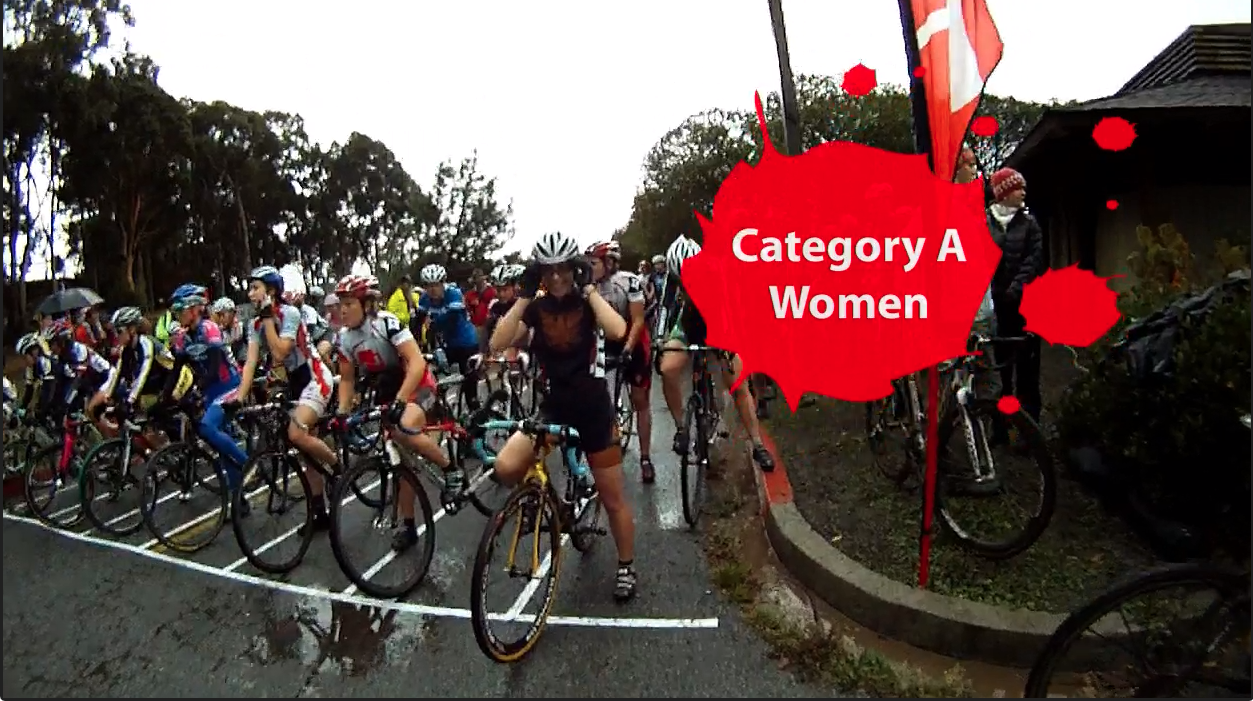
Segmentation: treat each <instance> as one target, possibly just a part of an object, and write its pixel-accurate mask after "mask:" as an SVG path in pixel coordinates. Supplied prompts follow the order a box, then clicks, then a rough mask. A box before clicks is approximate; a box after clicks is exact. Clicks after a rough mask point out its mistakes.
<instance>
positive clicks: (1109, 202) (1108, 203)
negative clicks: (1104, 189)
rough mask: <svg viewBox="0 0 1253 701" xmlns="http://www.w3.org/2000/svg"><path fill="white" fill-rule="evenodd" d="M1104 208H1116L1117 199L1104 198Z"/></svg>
mask: <svg viewBox="0 0 1253 701" xmlns="http://www.w3.org/2000/svg"><path fill="white" fill-rule="evenodd" d="M1105 209H1108V210H1110V211H1111V212H1112V211H1114V210H1115V209H1118V200H1105Z"/></svg>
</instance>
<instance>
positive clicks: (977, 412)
mask: <svg viewBox="0 0 1253 701" xmlns="http://www.w3.org/2000/svg"><path fill="white" fill-rule="evenodd" d="M1021 340H1025V337H1005V338H991V337H988V336H984V335H982V334H974V335H972V336H971V345H970V352H969V353H968V354H966V355H963V356H962V357H960V358H957V359H955V360H951V361H947V362H945V363H941V364H939V365H938V366H937V372H938V373H939V377H940V383H941V387H942V391H941V395H940V417H939V426H938V434H937V439H938V440H937V443H938V445H937V449H938V450H939V455H938V456H937V457H938V464H937V470H936V473H937V481H936V488H935V510H936V514H937V515H938V516H939V517H940V521H941V523H943V524H944V526H945V528H946V530H947V531H948V532H949V533H951V534H952V535H953V537H954V538H955V539H956V541H957V543H958V545H959V546H960V547H961V548H963V549H964V550H967V551H968V552H971V553H974V554H976V555H979V556H981V557H984V558H987V559H991V560H1004V559H1008V558H1011V557H1014V556H1015V555H1018V554H1020V553H1022V552H1023V551H1025V550H1026V549H1027V548H1029V547H1031V545H1032V544H1034V543H1035V541H1036V540H1038V539H1039V537H1040V535H1042V534H1043V532H1044V530H1045V529H1046V528H1047V527H1048V524H1049V521H1050V520H1051V519H1052V517H1053V511H1054V509H1055V507H1056V499H1057V475H1056V471H1055V468H1054V465H1053V457H1052V453H1051V452H1050V451H1049V448H1048V444H1047V442H1046V441H1045V439H1044V434H1043V431H1041V430H1040V427H1039V425H1038V424H1036V423H1035V421H1034V420H1032V419H1031V417H1030V416H1028V415H1027V414H1026V413H1025V412H1023V411H1021V410H1019V411H1016V412H1013V413H1011V414H1005V413H1004V412H1002V411H1001V410H1000V409H999V408H998V402H997V400H994V399H990V398H983V397H978V396H976V387H975V380H976V379H977V377H978V376H979V375H980V374H982V373H986V372H990V371H995V370H997V369H998V368H997V367H996V366H992V365H990V364H987V363H982V362H980V358H981V356H982V354H983V351H984V349H986V348H988V347H989V346H990V345H991V344H993V343H1002V342H1007V343H1008V342H1014V341H1021ZM950 397H951V399H950ZM926 423H927V413H926V408H925V406H924V402H923V400H922V398H921V395H920V391H919V387H918V379H917V375H914V374H911V375H909V376H907V377H904V378H900V379H898V380H895V381H893V383H892V393H891V394H890V395H888V396H887V397H885V398H883V399H880V400H876V401H873V402H867V403H866V437H867V444H868V445H869V446H870V449H871V451H872V452H873V453H874V460H875V464H876V466H877V467H878V468H879V470H880V471H881V472H882V473H883V474H884V475H885V476H886V477H888V478H889V479H890V480H891V481H892V482H893V483H894V484H896V485H897V486H899V487H902V488H906V489H909V490H911V491H912V490H913V489H916V488H917V487H918V486H920V485H921V484H922V482H923V477H924V471H925V468H926V453H927V445H926ZM990 426H991V427H1001V428H1003V429H1004V430H1005V433H1006V434H1008V430H1009V429H1013V430H1014V431H1015V433H1016V435H1017V438H1018V441H1019V442H1020V444H1021V445H1023V446H1025V448H1026V451H1027V454H1028V456H1029V457H1030V459H1031V462H1032V463H1033V465H1034V470H1033V474H1038V475H1039V476H1040V487H1039V491H1038V498H1037V499H1036V500H1035V511H1034V512H1032V513H1031V514H1030V515H1029V517H1028V519H1027V522H1026V524H1025V525H1023V526H1020V527H1016V528H1015V527H1011V528H1012V530H1011V531H1010V533H1009V534H1008V535H1006V536H1003V537H1001V538H999V539H997V538H993V539H987V538H984V537H982V536H980V535H977V534H976V533H975V532H974V531H975V529H976V528H978V527H979V526H981V525H984V524H991V522H992V521H994V520H995V519H993V518H992V513H991V509H989V508H987V507H986V503H987V501H988V500H989V499H994V498H997V497H1006V496H1007V492H1006V480H1005V476H1004V474H1002V473H1001V472H998V470H997V465H996V460H995V459H994V458H993V455H992V451H991V446H992V445H993V444H994V443H996V439H997V438H999V436H997V435H995V434H996V433H997V432H996V431H993V435H992V436H989V435H988V434H989V427H990ZM959 429H960V431H961V436H962V440H963V443H964V445H965V448H966V450H965V454H966V456H967V457H968V458H969V461H970V467H969V468H959V467H958V466H957V465H956V463H955V460H954V457H955V456H954V454H953V453H952V452H950V451H948V450H946V449H945V448H946V447H947V446H948V445H949V443H950V441H951V440H952V439H953V437H954V435H955V434H957V432H958V430H959ZM892 435H897V436H900V437H903V438H904V449H903V453H904V459H903V460H902V461H901V462H899V463H892V462H889V459H888V456H887V453H888V452H889V451H888V450H887V449H886V444H887V439H888V438H889V437H890V436H892ZM990 439H991V440H990ZM959 497H973V498H975V499H977V501H976V506H975V507H974V508H973V509H972V510H971V511H970V512H969V514H966V513H962V510H961V509H959V508H957V507H956V505H957V504H959V503H960V502H958V498H959ZM1002 501H1006V500H1002ZM967 518H969V521H967ZM972 523H973V524H974V525H973V526H971V524H972ZM994 525H997V526H1000V525H1002V523H1001V522H997V523H996V524H994ZM1002 530H1005V529H1002Z"/></svg>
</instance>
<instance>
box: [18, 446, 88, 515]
mask: <svg viewBox="0 0 1253 701" xmlns="http://www.w3.org/2000/svg"><path fill="white" fill-rule="evenodd" d="M63 450H64V446H62V445H61V444H60V443H53V444H52V445H48V446H44V447H43V448H41V449H39V450H37V451H35V452H34V454H32V455H31V456H30V458H29V459H28V460H27V461H26V476H25V479H24V480H23V485H24V487H25V497H26V506H27V507H28V508H29V509H30V512H31V513H32V514H34V515H35V518H37V519H39V520H40V522H42V523H44V524H46V525H49V526H52V527H53V528H72V527H74V526H76V525H78V523H79V522H80V521H82V520H83V517H84V514H83V500H82V499H81V498H80V496H79V494H78V493H77V492H78V490H77V489H76V488H75V487H74V486H73V485H72V483H71V475H69V474H65V475H63V474H61V473H60V471H59V466H60V464H61V452H62V451H63ZM71 460H73V458H71ZM68 469H69V470H70V471H71V472H72V471H73V466H72V465H71V467H70V468H68Z"/></svg>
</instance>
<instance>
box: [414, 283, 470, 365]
mask: <svg viewBox="0 0 1253 701" xmlns="http://www.w3.org/2000/svg"><path fill="white" fill-rule="evenodd" d="M418 311H419V312H423V313H425V314H427V315H429V316H430V317H431V325H432V326H433V327H434V328H435V331H436V332H437V333H439V335H440V337H442V338H443V339H444V345H445V346H447V347H449V348H474V349H477V348H478V346H479V336H478V332H476V331H475V330H474V324H472V323H470V317H469V315H468V313H467V312H466V300H465V297H464V296H463V295H462V294H461V290H460V288H458V287H457V286H456V285H451V284H445V285H444V298H443V299H441V300H438V301H437V300H434V299H431V295H429V294H424V295H422V298H421V299H419V300H418Z"/></svg>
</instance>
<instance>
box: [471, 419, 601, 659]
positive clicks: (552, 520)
mask: <svg viewBox="0 0 1253 701" xmlns="http://www.w3.org/2000/svg"><path fill="white" fill-rule="evenodd" d="M483 428H484V430H507V431H510V432H513V431H520V432H522V433H525V434H527V435H529V436H531V437H533V438H534V439H535V441H536V444H535V463H534V465H533V466H532V467H531V469H530V470H529V471H528V472H527V474H526V477H524V478H523V480H522V481H521V482H520V483H519V484H518V486H517V487H515V488H514V490H513V492H512V493H511V494H510V495H509V498H508V500H507V501H506V502H505V505H504V506H503V507H502V508H501V509H500V510H499V511H497V512H496V514H495V515H494V516H492V518H491V519H490V520H488V522H487V527H486V528H485V529H484V530H483V537H482V539H481V540H480V541H479V547H478V551H477V553H476V554H475V556H474V566H473V569H471V571H470V582H471V585H470V622H471V624H472V626H473V628H474V640H475V642H476V643H478V646H479V649H480V650H482V651H483V654H484V655H487V657H488V659H491V660H492V661H494V662H499V663H506V662H517V661H518V660H520V659H522V658H523V657H525V656H526V655H527V653H529V652H530V651H531V650H532V649H533V648H534V647H535V644H536V643H537V642H538V641H539V636H540V634H541V633H542V632H543V631H544V627H545V625H546V624H547V622H548V616H549V614H550V613H551V612H552V606H553V602H554V601H555V600H556V595H557V578H558V576H559V575H560V572H561V561H562V558H561V554H562V547H563V546H564V543H565V541H566V540H567V538H568V539H569V541H570V543H571V544H572V545H573V546H574V549H575V550H577V551H579V552H587V551H588V550H589V549H591V547H592V546H593V545H594V544H595V538H596V537H597V536H600V535H604V534H605V533H606V531H605V529H604V528H601V527H599V526H598V525H596V524H597V523H598V522H599V520H600V511H601V507H600V499H599V498H598V496H597V495H596V493H595V492H594V491H593V492H591V493H590V494H589V493H585V492H583V493H581V490H579V489H578V488H577V486H576V485H577V484H578V481H579V480H578V479H577V475H576V474H575V470H574V467H575V463H574V462H572V461H571V460H570V457H571V450H570V448H572V447H573V445H575V444H577V442H578V440H579V433H578V431H577V430H575V429H574V428H572V427H570V426H564V425H559V424H547V423H542V422H540V421H536V420H534V419H523V420H522V421H489V422H487V424H485V425H484V427H483ZM554 442H555V443H558V444H562V445H563V446H564V447H565V448H566V449H564V450H561V451H559V452H560V454H561V456H562V464H563V465H564V466H565V469H566V487H565V490H564V492H563V494H562V496H560V497H559V496H558V495H557V491H556V489H555V487H554V486H553V484H552V479H551V476H550V474H549V471H548V468H547V466H546V465H545V460H546V459H547V457H548V455H549V454H551V451H552V443H554ZM589 513H590V514H591V519H590V521H586V522H585V517H586V516H587V515H588V514H589ZM514 516H516V517H517V518H518V523H517V525H516V526H515V527H514V528H513V532H512V538H511V542H510V547H509V557H508V564H507V565H506V568H505V569H506V572H507V573H508V574H509V577H510V578H511V579H513V578H517V577H525V578H527V579H528V580H529V583H528V586H527V587H526V589H525V590H524V591H523V596H521V597H519V598H518V600H517V601H515V602H514V605H513V606H512V607H511V608H510V610H509V611H507V612H506V613H504V614H493V613H491V612H489V611H488V610H487V600H486V589H487V576H488V573H489V572H490V571H491V561H492V555H493V554H494V553H495V550H496V542H495V538H496V536H497V535H498V534H501V533H504V532H505V524H506V523H507V522H508V521H509V519H510V518H512V517H514ZM524 531H525V533H524ZM532 533H533V534H534V535H535V539H534V543H533V546H532V548H531V552H530V553H529V557H528V559H529V565H530V567H529V569H527V570H526V571H521V570H520V569H519V568H518V567H517V566H516V564H515V563H516V560H517V556H518V553H517V550H518V543H519V541H521V539H522V536H523V535H524V534H532ZM542 535H546V536H547V539H548V542H549V552H548V555H546V556H545V558H544V560H543V562H541V561H540V554H539V546H540V540H541V536H542ZM545 574H550V575H551V576H550V577H549V578H548V584H547V585H546V586H544V585H539V584H536V583H535V580H536V579H537V578H539V577H543V576H544V575H545ZM539 590H542V594H541V596H543V599H542V601H543V604H542V605H541V607H540V611H539V613H538V614H536V615H535V616H533V617H531V616H524V615H523V614H522V611H521V608H522V606H524V605H525V604H526V602H527V601H528V600H529V598H530V597H529V596H527V593H528V592H531V591H539ZM514 609H516V610H514ZM523 618H531V622H530V625H529V627H528V628H527V630H526V632H525V633H524V634H523V636H522V637H521V638H519V639H517V640H514V641H512V642H505V641H502V640H501V639H500V638H499V636H498V635H497V634H496V631H495V630H493V628H492V625H491V624H492V622H493V621H495V620H501V621H503V622H511V621H517V620H519V619H523Z"/></svg>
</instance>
